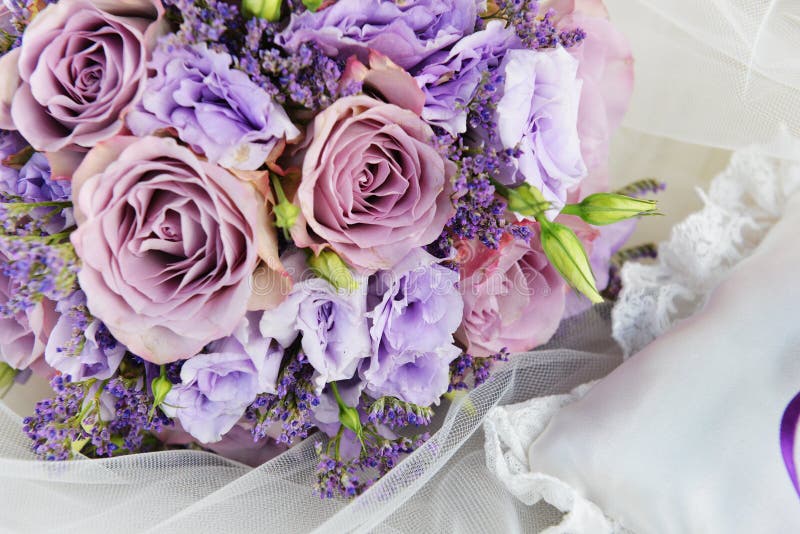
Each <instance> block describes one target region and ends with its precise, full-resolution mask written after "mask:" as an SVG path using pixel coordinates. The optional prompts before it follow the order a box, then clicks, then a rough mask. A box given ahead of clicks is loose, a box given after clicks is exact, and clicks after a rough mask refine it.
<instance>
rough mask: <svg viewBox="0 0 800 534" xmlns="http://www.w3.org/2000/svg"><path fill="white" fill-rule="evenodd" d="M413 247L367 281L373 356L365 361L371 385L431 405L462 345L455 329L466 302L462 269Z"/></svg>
mask: <svg viewBox="0 0 800 534" xmlns="http://www.w3.org/2000/svg"><path fill="white" fill-rule="evenodd" d="M437 261H438V260H437V259H436V258H434V257H433V256H431V255H430V254H428V253H427V252H425V251H423V250H422V249H415V250H414V251H412V252H411V253H410V254H409V255H408V256H407V257H406V258H404V259H403V261H402V262H400V263H399V264H398V265H397V266H396V267H395V268H393V269H392V270H391V271H379V272H378V273H376V274H375V275H374V277H373V278H372V280H371V282H370V286H369V298H368V302H369V308H370V312H369V317H370V318H371V320H372V325H371V327H370V337H371V338H372V357H371V358H370V360H368V361H365V362H364V363H363V364H362V365H361V376H362V378H363V379H364V381H365V382H366V383H367V391H368V392H370V393H371V394H372V395H374V396H376V397H381V396H384V395H388V396H393V397H397V398H399V399H401V400H404V401H406V402H411V403H414V404H419V405H422V406H429V405H431V404H433V403H437V402H439V398H440V397H441V396H442V395H444V394H445V393H446V392H447V387H448V385H449V383H450V362H451V361H453V360H454V359H455V358H456V357H458V355H459V354H461V350H460V349H458V347H456V346H455V345H453V333H454V332H455V331H456V329H457V328H458V325H459V324H460V323H461V315H462V311H463V307H464V304H463V302H462V299H461V295H460V294H459V292H458V289H457V288H456V283H457V282H458V273H456V272H455V271H452V270H451V269H448V268H446V267H443V266H441V265H439V264H438V263H437Z"/></svg>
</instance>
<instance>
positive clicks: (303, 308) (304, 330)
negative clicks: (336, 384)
mask: <svg viewBox="0 0 800 534" xmlns="http://www.w3.org/2000/svg"><path fill="white" fill-rule="evenodd" d="M294 254H302V253H292V254H289V256H292V255H294ZM287 262H288V263H289V264H291V263H292V260H291V258H289V259H288V260H287ZM308 275H309V273H308V272H305V273H304V274H303V275H302V276H301V277H302V278H303V279H302V280H300V281H299V282H298V283H296V284H295V285H294V287H293V288H292V292H291V293H290V294H289V296H288V297H287V298H286V300H284V301H283V302H282V303H281V304H280V305H279V306H278V307H277V308H273V309H272V310H268V311H266V312H264V315H263V316H262V319H261V333H262V334H263V335H265V336H271V337H276V338H280V337H281V336H284V337H286V338H295V337H297V334H300V335H302V339H301V345H302V347H303V352H304V353H305V355H306V357H307V358H308V362H309V364H311V366H312V367H313V368H314V370H315V371H316V373H315V375H314V384H315V386H316V388H317V391H318V392H320V391H322V388H323V387H324V386H325V384H327V383H328V382H333V381H336V380H347V379H350V378H352V377H353V375H355V372H356V369H357V368H358V364H359V362H360V361H361V360H362V359H364V358H367V357H368V356H369V355H370V350H371V344H370V340H369V332H368V329H367V320H366V318H365V313H366V296H365V294H364V292H363V291H362V290H356V291H352V292H347V291H338V290H337V289H336V288H334V287H333V286H331V285H330V284H329V283H328V282H327V281H325V280H323V279H321V278H313V277H310V276H308Z"/></svg>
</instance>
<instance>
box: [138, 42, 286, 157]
mask: <svg viewBox="0 0 800 534" xmlns="http://www.w3.org/2000/svg"><path fill="white" fill-rule="evenodd" d="M231 61H232V60H231V57H230V56H229V55H228V54H224V53H220V52H214V51H212V50H209V49H208V48H207V47H206V46H205V45H202V46H194V47H190V46H177V47H176V46H169V47H166V46H161V47H158V48H156V50H155V52H154V54H153V59H152V61H151V62H150V64H149V67H150V69H152V70H153V71H154V74H153V75H152V76H151V78H150V79H149V80H148V82H147V91H146V92H145V94H144V96H143V98H142V101H141V103H140V104H139V106H137V108H136V109H135V110H134V111H132V112H131V113H130V114H129V115H128V117H127V124H128V127H129V128H130V129H131V131H132V132H133V133H134V134H136V135H140V136H141V135H148V134H151V133H153V132H155V131H156V130H160V129H166V128H173V129H174V130H175V131H176V132H177V134H178V137H180V138H181V140H183V141H184V142H186V143H188V144H189V145H191V146H192V148H194V149H195V151H196V152H199V153H203V154H205V155H206V157H207V158H208V159H209V161H211V162H212V163H219V164H220V165H223V166H225V167H229V168H235V169H242V170H255V169H257V168H258V167H260V166H261V165H262V164H263V163H264V161H265V160H267V158H269V157H270V155H271V154H272V153H273V151H276V149H278V151H279V150H280V148H281V147H282V145H283V142H284V140H285V139H292V138H295V137H297V136H299V135H300V131H299V130H298V129H297V128H296V127H295V126H294V125H293V124H292V122H291V121H290V120H289V116H288V115H287V114H286V112H285V111H284V110H283V108H282V107H280V106H279V105H278V104H276V103H275V102H273V101H272V98H271V97H270V96H269V95H268V94H267V93H266V92H265V91H264V90H263V89H261V87H259V86H258V85H256V84H255V83H253V81H252V80H250V78H249V77H248V76H247V75H246V74H245V73H244V72H242V71H239V70H235V69H232V68H231ZM276 152H277V151H276ZM273 157H277V154H274V155H273Z"/></svg>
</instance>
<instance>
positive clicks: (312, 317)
mask: <svg viewBox="0 0 800 534" xmlns="http://www.w3.org/2000/svg"><path fill="white" fill-rule="evenodd" d="M0 31H1V32H2V33H0V38H2V42H0V54H2V56H0V128H2V131H1V132H0V162H1V163H2V165H0V196H1V197H2V198H1V199H0V200H1V201H2V203H1V204H0V209H2V219H3V224H2V229H1V230H0V261H2V266H3V269H2V272H1V273H0V319H1V320H0V362H2V363H0V387H8V386H9V385H10V384H11V383H13V382H14V381H17V382H19V381H22V380H24V379H25V377H26V376H27V375H29V374H30V373H31V372H35V373H38V374H41V375H44V376H46V377H47V378H49V379H50V380H51V385H52V387H53V389H54V396H53V397H52V398H48V399H45V400H42V401H41V402H39V403H38V404H37V406H36V409H35V413H34V414H33V415H32V416H31V417H28V418H26V419H25V421H24V429H25V432H26V433H27V434H28V435H29V437H30V438H31V440H32V447H33V450H34V452H35V453H36V454H37V455H39V456H40V457H41V458H43V459H48V460H64V459H68V458H71V457H74V456H77V455H82V456H88V457H104V456H105V457H107V456H115V455H120V454H127V453H136V452H146V451H153V450H159V449H163V448H175V447H184V448H187V447H188V448H202V449H207V450H212V451H216V452H219V453H220V454H224V455H227V456H229V457H232V458H235V459H239V460H242V461H246V462H249V463H252V464H257V463H260V462H263V461H265V460H266V459H268V458H270V457H272V456H274V455H275V454H277V453H279V452H280V451H281V450H282V448H283V449H285V448H286V447H289V446H291V445H292V444H294V443H296V442H298V441H299V440H303V439H306V438H307V437H309V436H310V435H311V433H312V431H316V430H319V432H317V433H316V434H314V437H312V438H311V439H318V441H319V443H318V445H317V450H318V452H319V456H320V463H319V474H318V487H317V491H318V492H319V493H320V494H321V495H322V496H326V497H332V496H334V495H355V494H357V493H359V492H360V491H362V490H363V489H364V488H365V487H367V486H369V484H370V483H371V481H373V480H374V479H375V478H376V477H379V476H381V475H382V474H385V473H386V472H387V471H388V470H389V469H391V468H392V467H393V466H394V465H395V464H396V463H397V462H398V461H399V460H400V459H401V457H402V455H404V454H406V453H408V452H410V451H412V450H413V449H414V448H415V447H416V446H417V445H418V444H419V443H420V442H421V441H422V440H425V439H426V434H425V433H424V431H425V430H426V429H425V427H426V426H427V425H428V424H429V423H430V420H431V417H432V415H433V409H434V407H435V406H437V405H439V404H440V402H441V401H442V399H443V398H445V397H447V396H448V395H454V394H457V393H458V391H459V390H462V389H464V388H467V387H473V386H475V385H479V384H480V383H482V382H484V381H485V380H487V378H488V377H489V372H490V370H491V367H492V365H493V363H494V362H496V361H498V360H504V359H507V358H508V357H510V356H511V355H512V354H513V353H515V352H520V351H527V350H531V349H533V348H535V347H537V346H538V345H541V344H543V343H545V342H547V341H548V339H549V338H550V337H551V336H552V335H553V333H554V332H555V331H556V328H557V327H558V325H559V323H560V322H561V320H562V319H563V318H564V317H566V316H569V315H574V314H576V313H578V312H579V311H581V310H583V309H585V308H586V307H588V306H589V305H590V303H591V302H598V301H600V300H602V299H603V296H601V292H603V291H604V290H605V291H606V296H612V295H613V292H614V290H615V284H614V283H613V276H612V275H610V274H609V273H610V272H611V271H613V267H614V266H613V262H612V255H613V254H614V253H615V252H616V251H617V250H618V249H619V248H620V247H621V245H622V244H623V243H624V242H625V240H626V239H627V237H628V235H629V234H630V231H631V228H632V226H631V224H630V223H632V222H633V219H634V218H635V217H637V216H640V215H643V214H650V213H653V212H654V210H655V206H654V203H653V202H652V201H648V200H643V199H641V198H639V197H641V193H643V192H644V191H646V190H648V188H652V187H653V186H654V184H652V183H649V182H643V183H639V184H637V185H635V186H634V187H632V188H630V189H629V190H627V191H626V192H624V193H627V194H622V193H607V192H605V191H606V190H607V189H608V168H607V167H608V162H607V160H608V143H609V138H610V136H611V134H612V133H613V131H614V130H615V129H616V128H617V126H618V125H619V122H620V120H621V117H622V114H623V113H624V111H625V109H626V106H627V103H628V100H629V98H630V94H631V90H632V80H633V73H632V58H631V55H630V50H629V48H628V46H627V44H626V42H625V40H624V38H623V37H622V36H621V35H620V34H619V33H618V32H617V31H616V30H615V29H614V28H613V26H612V25H611V24H610V22H609V21H608V15H607V12H606V11H605V8H604V7H603V5H602V2H601V1H600V0H497V1H494V2H491V1H490V2H488V3H487V2H486V1H476V0H410V1H407V2H396V1H393V0H326V1H324V2H321V1H320V0H302V1H298V0H244V2H243V3H242V4H241V5H239V4H236V3H232V2H228V1H226V0H162V1H160V0H117V1H108V0H57V1H55V0H54V1H50V0H33V1H32V2H31V1H29V0H4V3H3V7H2V8H0ZM655 185H657V184H655ZM618 221H627V222H622V223H620V224H618V225H613V226H606V225H609V224H611V223H615V222H618ZM612 274H613V273H612ZM610 279H612V280H611V283H610ZM573 289H574V290H573ZM317 436H320V437H317ZM326 437H327V438H326Z"/></svg>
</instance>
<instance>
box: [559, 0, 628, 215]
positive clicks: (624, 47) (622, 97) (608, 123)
mask: <svg viewBox="0 0 800 534" xmlns="http://www.w3.org/2000/svg"><path fill="white" fill-rule="evenodd" d="M553 7H554V8H555V9H556V10H557V11H558V12H559V13H563V14H565V16H563V17H562V18H561V19H560V20H559V21H558V26H559V28H563V29H567V28H576V27H580V28H583V29H584V30H586V39H585V40H584V41H583V42H582V43H581V44H580V45H578V46H576V47H573V48H570V49H569V52H570V53H571V54H572V55H573V56H574V57H575V58H576V59H577V60H578V78H579V79H580V80H582V81H583V91H582V92H581V100H580V105H579V108H578V135H579V137H580V139H581V154H582V155H583V160H584V162H585V163H586V167H587V168H588V171H589V172H588V175H587V177H586V178H585V179H584V180H583V181H582V182H581V184H580V186H578V187H577V188H575V189H573V190H572V191H571V194H570V195H569V200H570V201H571V202H572V201H576V200H579V199H581V198H584V197H586V196H587V195H590V194H592V193H597V192H600V191H607V190H608V182H609V176H608V158H609V143H610V141H611V137H612V136H613V134H614V132H615V131H616V129H617V128H619V126H620V124H621V123H622V117H623V116H624V115H625V111H626V110H627V109H628V103H629V102H630V99H631V94H632V93H633V54H632V52H631V47H630V44H628V41H627V40H626V39H625V36H624V35H622V33H620V31H619V30H617V29H616V28H615V27H614V25H613V24H611V22H610V21H609V20H608V11H607V10H606V7H605V5H603V2H602V0H566V1H565V0H559V1H558V2H556V4H555V5H553Z"/></svg>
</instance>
